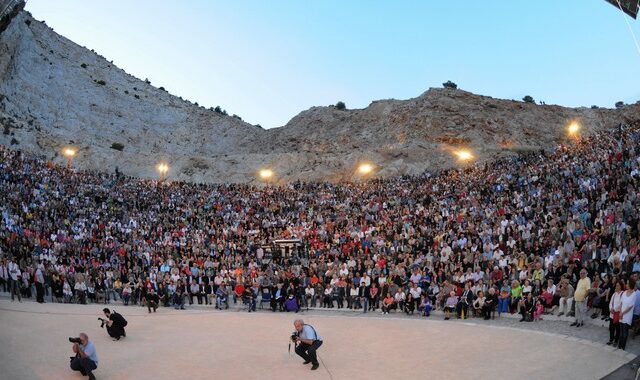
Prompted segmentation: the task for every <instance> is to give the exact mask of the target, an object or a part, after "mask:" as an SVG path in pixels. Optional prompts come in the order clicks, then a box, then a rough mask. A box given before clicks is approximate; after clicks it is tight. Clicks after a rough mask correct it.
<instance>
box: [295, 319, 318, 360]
mask: <svg viewBox="0 0 640 380" xmlns="http://www.w3.org/2000/svg"><path fill="white" fill-rule="evenodd" d="M293 326H295V328H296V332H297V333H298V335H297V336H295V337H292V338H294V339H293V340H294V342H296V354H298V355H299V356H300V357H301V358H303V359H304V363H303V364H309V363H312V366H311V370H312V371H315V370H316V369H318V367H319V366H320V364H319V363H318V357H317V355H316V350H318V348H320V346H322V337H321V336H320V335H318V333H317V332H316V329H314V328H313V326H311V325H305V324H304V321H303V320H302V319H296V320H295V321H294V322H293Z"/></svg>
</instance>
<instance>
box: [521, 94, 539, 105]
mask: <svg viewBox="0 0 640 380" xmlns="http://www.w3.org/2000/svg"><path fill="white" fill-rule="evenodd" d="M522 101H523V102H525V103H535V102H536V101H535V100H533V98H532V97H531V96H530V95H527V96H525V97H524V98H522Z"/></svg>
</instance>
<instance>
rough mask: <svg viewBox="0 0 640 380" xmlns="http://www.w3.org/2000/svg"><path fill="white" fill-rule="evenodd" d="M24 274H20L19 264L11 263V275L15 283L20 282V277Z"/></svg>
mask: <svg viewBox="0 0 640 380" xmlns="http://www.w3.org/2000/svg"><path fill="white" fill-rule="evenodd" d="M21 274H22V272H20V268H19V267H18V264H16V263H14V262H10V263H9V275H10V276H11V279H12V280H13V281H17V280H18V276H20V275H21Z"/></svg>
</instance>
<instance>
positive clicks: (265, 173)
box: [258, 169, 274, 182]
mask: <svg viewBox="0 0 640 380" xmlns="http://www.w3.org/2000/svg"><path fill="white" fill-rule="evenodd" d="M273 174H274V173H273V170H271V169H261V170H260V171H259V172H258V176H260V179H261V180H262V181H264V182H269V181H270V180H271V178H273Z"/></svg>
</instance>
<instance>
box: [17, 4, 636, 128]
mask: <svg viewBox="0 0 640 380" xmlns="http://www.w3.org/2000/svg"><path fill="white" fill-rule="evenodd" d="M26 9H27V10H28V11H30V12H31V13H32V14H33V16H34V17H35V18H36V19H39V20H44V21H46V23H47V25H49V26H51V27H52V28H53V29H54V30H55V31H56V32H57V33H59V34H61V35H63V36H65V37H67V38H69V39H70V40H72V41H74V42H76V43H78V44H79V45H81V46H85V47H87V48H89V49H94V50H95V51H96V52H97V53H99V54H101V55H102V56H104V57H106V58H107V59H108V60H113V62H114V64H116V65H117V66H118V67H120V68H122V69H124V70H125V71H127V72H128V73H130V74H132V75H134V76H136V77H138V78H140V79H143V80H144V79H145V78H148V79H149V80H150V81H151V83H152V84H153V85H155V86H157V87H160V86H163V87H164V88H165V89H167V91H169V92H170V93H172V94H174V95H177V96H182V97H183V98H185V99H188V100H191V101H193V102H198V103H199V104H200V105H203V106H206V107H211V106H214V107H215V106H217V105H220V106H221V107H222V108H223V109H226V110H227V112H228V113H229V114H237V115H238V116H240V117H242V118H243V120H245V121H247V122H249V123H251V124H260V125H261V126H262V127H264V128H273V127H279V126H282V125H285V124H286V123H287V122H288V121H289V120H290V119H291V118H292V117H294V116H295V115H297V114H298V113H300V112H301V111H304V110H306V109H308V108H310V107H313V106H325V105H330V104H335V103H336V102H338V101H343V102H345V103H346V105H347V108H350V109H352V108H364V107H366V106H367V105H368V104H369V103H371V102H372V101H374V100H378V99H390V98H393V99H409V98H413V97H416V96H419V95H420V94H422V93H423V92H424V91H426V90H427V89H428V88H430V87H441V86H442V83H443V82H446V81H447V80H451V81H453V82H455V83H457V84H458V87H459V88H461V89H464V90H467V91H471V92H474V93H478V94H482V95H488V96H492V97H496V98H505V99H518V100H519V99H522V97H523V96H525V95H531V96H532V97H533V98H534V99H536V100H542V101H544V102H545V103H547V104H560V105H563V106H571V107H574V106H591V105H598V106H602V107H613V105H614V104H615V103H616V102H617V101H620V100H621V101H624V102H626V103H634V102H636V101H638V100H640V75H639V73H640V70H639V69H638V68H639V67H640V51H639V50H638V49H637V48H636V45H635V44H634V40H633V37H632V33H631V31H630V30H629V27H628V25H627V24H626V22H625V17H626V18H627V20H628V21H629V23H630V25H631V30H632V31H633V33H634V34H635V35H636V37H637V38H640V20H637V21H636V20H633V19H631V18H629V17H628V16H624V14H623V13H622V12H620V11H619V10H617V9H616V8H615V7H614V6H612V5H610V4H608V3H607V2H605V1H604V0H562V1H558V0H535V1H524V0H520V1H516V0H483V1H471V0H468V1H453V0H447V1H442V0H415V1H411V0H396V1H391V0H387V1H383V0H323V1H319V0H316V1H294V0H288V1H285V0H269V1H264V0H225V1H222V0H190V1H175V0H171V1H169V0H137V1H125V0H109V1H95V0H28V2H27V6H26Z"/></svg>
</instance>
